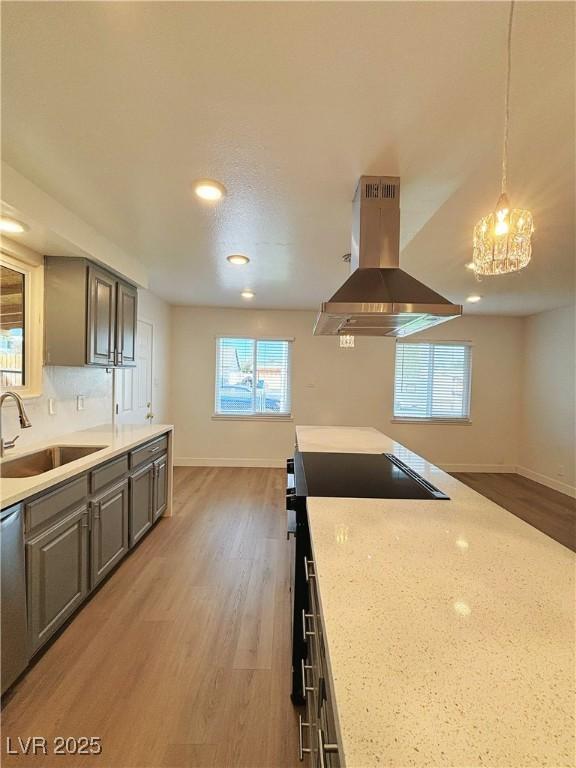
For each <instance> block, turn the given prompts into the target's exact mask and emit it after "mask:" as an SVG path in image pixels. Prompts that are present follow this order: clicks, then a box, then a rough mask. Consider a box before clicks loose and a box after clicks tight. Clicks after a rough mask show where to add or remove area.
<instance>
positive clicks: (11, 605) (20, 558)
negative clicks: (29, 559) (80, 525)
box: [0, 504, 28, 693]
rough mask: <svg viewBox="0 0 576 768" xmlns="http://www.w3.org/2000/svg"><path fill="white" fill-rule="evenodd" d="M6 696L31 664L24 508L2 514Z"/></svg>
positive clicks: (0, 541)
mask: <svg viewBox="0 0 576 768" xmlns="http://www.w3.org/2000/svg"><path fill="white" fill-rule="evenodd" d="M0 551H1V552H0V553H1V556H2V568H1V577H2V581H1V598H2V602H1V603H0V613H1V625H2V628H1V642H2V693H4V691H5V690H6V689H7V688H9V687H10V686H11V685H12V683H13V682H14V680H16V678H17V677H18V675H19V674H20V673H21V672H23V671H24V670H25V669H26V666H27V664H28V639H27V622H26V570H25V563H24V521H23V508H22V504H17V505H16V506H14V507H8V508H7V509H3V510H2V512H0Z"/></svg>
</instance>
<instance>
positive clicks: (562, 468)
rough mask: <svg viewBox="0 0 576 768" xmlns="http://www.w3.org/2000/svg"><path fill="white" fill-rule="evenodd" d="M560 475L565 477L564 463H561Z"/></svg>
mask: <svg viewBox="0 0 576 768" xmlns="http://www.w3.org/2000/svg"><path fill="white" fill-rule="evenodd" d="M558 477H564V464H560V466H559V467H558Z"/></svg>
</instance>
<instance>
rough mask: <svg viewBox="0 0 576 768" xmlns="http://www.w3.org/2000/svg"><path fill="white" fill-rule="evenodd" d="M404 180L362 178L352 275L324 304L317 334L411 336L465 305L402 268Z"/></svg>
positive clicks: (354, 227) (356, 209)
mask: <svg viewBox="0 0 576 768" xmlns="http://www.w3.org/2000/svg"><path fill="white" fill-rule="evenodd" d="M399 199H400V179H399V178H398V177H396V176H362V177H361V179H360V182H359V184H358V188H357V190H356V195H355V197H354V210H353V220H352V249H351V259H350V262H351V266H352V269H353V272H352V274H351V275H350V277H349V278H348V280H346V282H345V283H344V285H343V286H342V287H341V288H340V289H339V290H337V291H336V293H335V294H334V295H333V296H332V298H331V299H330V300H329V301H327V302H324V303H323V304H322V307H321V310H320V313H319V315H318V319H317V321H316V326H315V328H314V333H315V334H316V335H331V336H332V335H337V334H355V335H359V336H361V335H364V336H408V335H410V334H412V333H416V332H417V331H422V330H424V329H426V328H430V327H431V326H433V325H437V324H438V323H443V322H445V321H446V320H451V319H452V318H454V317H459V316H460V315H461V314H462V307H461V306H460V305H458V304H452V302H450V301H448V299H445V298H444V297H443V296H441V295H440V294H438V293H436V291H433V290H432V289H431V288H428V287H427V286H426V285H424V284H423V283H421V282H420V281H419V280H416V278H414V277H412V276H411V275H409V274H407V273H406V272H404V271H403V270H401V269H400V268H399V260H400V204H399Z"/></svg>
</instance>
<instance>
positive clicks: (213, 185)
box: [194, 179, 226, 200]
mask: <svg viewBox="0 0 576 768" xmlns="http://www.w3.org/2000/svg"><path fill="white" fill-rule="evenodd" d="M194 192H195V193H196V195H197V196H198V197H201V198H202V200H220V199H221V198H222V197H224V195H225V194H226V187H225V186H224V184H221V183H220V182H219V181H214V179H198V181H196V182H194Z"/></svg>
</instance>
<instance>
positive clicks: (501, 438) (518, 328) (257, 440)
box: [170, 307, 522, 470]
mask: <svg viewBox="0 0 576 768" xmlns="http://www.w3.org/2000/svg"><path fill="white" fill-rule="evenodd" d="M314 318H315V313H314V312H302V311H258V310H234V309H217V308H201V307H174V308H173V309H172V381H171V411H170V416H171V420H172V421H173V422H174V423H175V425H176V430H175V455H176V457H177V461H179V462H180V463H191V464H193V463H203V462H205V463H223V464H225V463H230V464H235V463H239V464H251V463H252V464H266V463H268V464H274V463H280V462H282V461H283V460H284V458H285V457H286V456H288V455H290V454H291V452H292V450H293V443H294V426H295V424H320V425H338V424H342V425H357V426H366V425H368V426H374V427H377V428H378V429H381V430H382V431H384V432H386V433H387V434H389V435H391V436H393V437H396V438H397V439H399V440H400V441H402V442H404V443H406V444H407V445H408V446H410V448H412V449H413V450H415V451H417V452H418V453H421V454H423V455H424V456H426V457H428V458H430V459H431V460H432V461H434V462H436V463H438V464H442V465H449V466H450V467H452V468H459V469H467V468H470V467H471V466H474V467H475V468H484V469H492V468H495V465H496V466H497V467H498V468H505V469H506V468H507V469H508V470H512V469H513V467H514V466H515V464H516V456H517V448H518V446H517V433H518V430H517V425H518V419H519V407H520V406H519V403H520V373H521V349H522V345H521V341H522V335H521V334H522V320H521V319H518V318H496V317H477V316H475V317H465V318H461V319H458V320H453V321H451V322H449V323H446V324H445V325H444V326H439V327H438V328H436V329H433V330H431V331H430V332H428V333H426V334H425V335H424V334H423V335H422V337H423V338H442V339H451V340H466V341H471V342H472V343H473V345H474V346H473V353H472V354H473V380H472V424H471V425H470V426H461V425H431V424H419V425H413V424H393V423H391V417H392V403H393V372H394V345H395V342H394V340H393V339H385V338H364V339H361V338H357V339H356V346H355V348H354V349H350V350H347V349H340V347H339V345H338V339H337V338H334V337H315V336H313V335H312V327H313V324H314ZM234 334H238V335H254V336H272V337H273V336H279V337H294V338H295V342H294V348H293V361H292V362H293V374H292V397H293V417H294V419H293V421H292V422H288V423H282V422H278V421H267V422H261V421H241V420H238V421H224V420H214V419H213V418H212V414H213V410H214V373H215V372H214V368H215V339H216V337H217V336H218V335H234Z"/></svg>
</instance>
